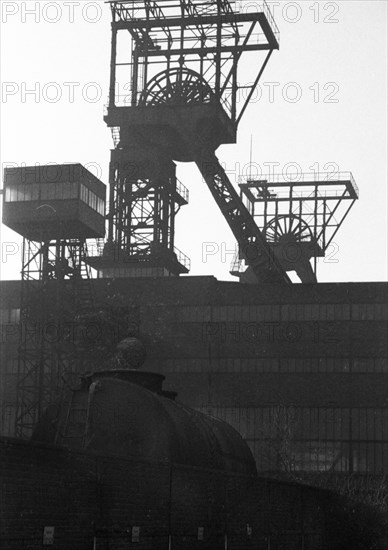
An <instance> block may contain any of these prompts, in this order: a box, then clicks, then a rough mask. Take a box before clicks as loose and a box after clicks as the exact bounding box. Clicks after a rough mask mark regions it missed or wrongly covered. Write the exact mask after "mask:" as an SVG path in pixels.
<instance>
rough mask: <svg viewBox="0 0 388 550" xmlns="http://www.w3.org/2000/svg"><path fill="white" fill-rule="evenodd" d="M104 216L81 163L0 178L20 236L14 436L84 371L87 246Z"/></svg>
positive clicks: (6, 214)
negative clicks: (81, 325)
mask: <svg viewBox="0 0 388 550" xmlns="http://www.w3.org/2000/svg"><path fill="white" fill-rule="evenodd" d="M104 213H105V185H104V184H103V183H102V182H100V181H99V180H98V179H97V178H95V177H94V176H93V175H92V174H91V173H90V172H88V170H86V169H85V168H84V167H83V166H81V165H80V164H76V165H71V164H69V165H50V166H33V167H23V168H8V169H6V171H5V178H4V207H3V223H4V224H5V225H7V226H8V227H10V228H11V229H13V230H14V231H16V232H17V233H19V234H20V235H22V236H23V257H22V285H21V304H20V342H19V353H18V374H17V388H16V391H17V395H16V399H17V413H16V426H15V434H16V436H17V437H28V436H30V435H31V432H32V429H33V427H34V426H35V425H36V422H37V421H38V419H39V418H40V416H41V414H42V412H43V411H44V410H45V409H46V408H47V407H48V406H49V405H50V404H52V403H53V402H54V401H55V400H57V399H58V397H59V395H60V393H61V391H62V388H63V386H64V384H69V385H71V384H72V383H73V382H74V381H75V380H77V379H78V375H79V373H80V371H81V369H82V367H81V363H82V356H81V353H80V349H79V343H78V342H77V335H76V334H75V327H76V324H77V319H80V318H81V317H82V315H84V314H87V313H88V312H90V311H91V310H92V309H93V295H92V288H91V286H90V284H89V277H90V273H89V270H90V268H89V266H88V265H87V263H86V256H87V251H86V239H87V238H96V237H101V236H103V235H104V232H105V219H104ZM53 414H54V412H53Z"/></svg>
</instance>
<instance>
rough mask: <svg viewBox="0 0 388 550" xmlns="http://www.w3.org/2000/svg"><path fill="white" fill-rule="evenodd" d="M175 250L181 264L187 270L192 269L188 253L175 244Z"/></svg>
mask: <svg viewBox="0 0 388 550" xmlns="http://www.w3.org/2000/svg"><path fill="white" fill-rule="evenodd" d="M174 252H175V254H176V257H177V260H178V262H179V263H180V264H182V265H183V266H184V267H185V268H186V269H187V270H189V271H190V269H191V260H190V258H189V257H188V256H186V254H184V253H183V252H182V251H181V250H179V248H177V247H176V246H174Z"/></svg>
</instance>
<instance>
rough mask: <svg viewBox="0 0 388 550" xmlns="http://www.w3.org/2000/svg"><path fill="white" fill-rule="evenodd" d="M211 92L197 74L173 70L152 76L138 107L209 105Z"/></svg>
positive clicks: (178, 69) (177, 69)
mask: <svg viewBox="0 0 388 550" xmlns="http://www.w3.org/2000/svg"><path fill="white" fill-rule="evenodd" d="M212 96H213V92H212V90H211V88H210V86H209V84H208V83H207V82H206V80H204V79H203V78H202V77H201V76H200V75H199V74H198V73H196V72H195V71H192V70H190V69H185V68H174V69H169V70H166V71H162V72H161V73H159V74H157V75H156V76H154V77H153V78H152V79H151V80H150V81H149V82H148V84H147V87H146V89H145V90H144V92H143V94H142V96H141V98H140V101H139V104H140V105H147V106H153V105H193V104H200V103H209V102H210V101H211V99H212Z"/></svg>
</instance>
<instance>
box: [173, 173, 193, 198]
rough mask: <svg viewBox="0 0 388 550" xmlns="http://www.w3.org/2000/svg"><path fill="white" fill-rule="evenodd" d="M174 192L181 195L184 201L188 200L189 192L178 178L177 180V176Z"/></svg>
mask: <svg viewBox="0 0 388 550" xmlns="http://www.w3.org/2000/svg"><path fill="white" fill-rule="evenodd" d="M176 192H177V193H178V195H180V196H181V197H182V199H183V200H184V201H186V202H189V196H190V192H189V190H188V189H187V187H186V186H185V185H183V183H182V182H181V181H180V180H178V178H177V179H176Z"/></svg>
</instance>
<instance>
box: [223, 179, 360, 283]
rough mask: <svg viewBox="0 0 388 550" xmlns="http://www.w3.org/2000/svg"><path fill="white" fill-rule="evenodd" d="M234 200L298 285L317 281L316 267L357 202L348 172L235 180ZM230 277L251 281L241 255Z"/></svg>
mask: <svg viewBox="0 0 388 550" xmlns="http://www.w3.org/2000/svg"><path fill="white" fill-rule="evenodd" d="M239 187H240V196H241V199H242V200H243V202H244V204H245V205H246V207H247V208H248V210H249V212H250V214H251V215H252V217H253V219H254V220H255V222H256V224H257V226H258V227H259V229H260V231H261V232H262V234H263V235H264V238H265V240H266V241H267V242H268V244H269V246H270V248H271V250H272V253H273V255H274V256H275V257H276V259H277V260H278V262H279V263H280V265H281V266H282V268H283V269H284V270H285V271H287V272H289V271H295V273H296V274H297V276H298V277H299V279H300V281H301V282H302V283H316V282H317V264H318V259H319V258H324V257H325V256H326V254H327V253H329V251H330V247H331V246H334V241H333V239H334V237H335V236H336V235H337V232H338V230H339V229H340V227H341V226H342V223H343V222H344V220H345V218H346V217H347V215H348V213H349V211H350V209H351V208H352V206H353V205H354V203H355V201H356V200H357V199H358V196H359V193H358V187H357V184H356V182H355V181H354V178H353V175H352V173H351V172H339V171H337V170H335V171H332V172H326V173H318V172H310V173H303V174H302V173H299V174H298V173H295V174H292V175H290V176H289V177H285V176H284V175H277V174H273V175H268V176H263V177H261V178H260V179H254V178H252V177H248V178H240V184H239ZM231 274H232V275H236V276H238V277H239V278H240V280H242V281H246V282H253V283H254V282H257V279H256V278H255V276H254V274H253V273H252V270H251V269H250V268H249V267H248V268H247V269H246V266H245V262H244V260H243V258H242V255H241V254H237V255H236V257H235V258H234V261H233V263H232V269H231Z"/></svg>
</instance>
